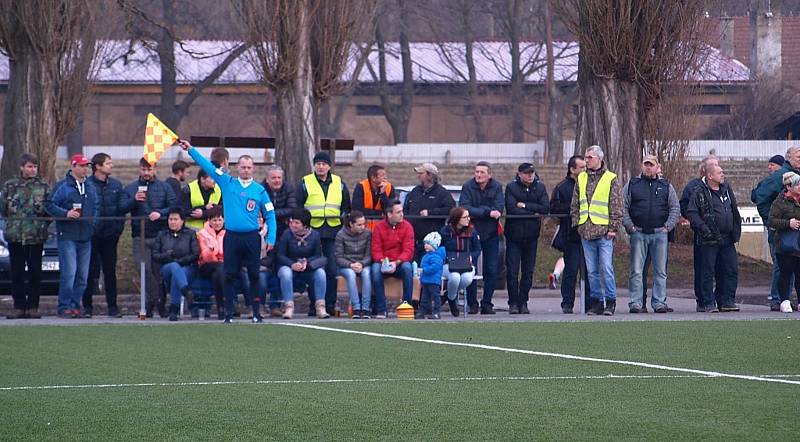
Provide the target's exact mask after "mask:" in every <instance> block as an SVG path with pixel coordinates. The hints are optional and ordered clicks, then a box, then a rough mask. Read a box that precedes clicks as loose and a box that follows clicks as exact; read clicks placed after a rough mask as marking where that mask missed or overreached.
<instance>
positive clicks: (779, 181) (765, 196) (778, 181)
mask: <svg viewBox="0 0 800 442" xmlns="http://www.w3.org/2000/svg"><path fill="white" fill-rule="evenodd" d="M786 172H794V173H797V174H800V170H798V169H795V168H794V167H792V164H791V163H790V162H789V161H786V162H784V163H783V166H781V168H780V169H778V170H776V171H775V172H773V173H772V174H771V175H770V176H768V177H766V178H764V180H763V181H762V182H761V183H759V185H758V188H757V189H756V190H755V192H754V195H752V199H753V200H754V202H755V203H756V208H757V209H758V214H759V215H761V217H762V218H761V219H762V221H763V220H764V218H763V217H764V215H767V216H769V212H770V210H771V207H772V203H773V201H775V199H776V198H778V195H780V194H781V193H783V174H784V173H786Z"/></svg>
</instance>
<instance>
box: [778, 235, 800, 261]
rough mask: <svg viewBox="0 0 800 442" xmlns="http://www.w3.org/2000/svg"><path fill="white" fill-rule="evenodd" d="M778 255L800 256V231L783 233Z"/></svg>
mask: <svg viewBox="0 0 800 442" xmlns="http://www.w3.org/2000/svg"><path fill="white" fill-rule="evenodd" d="M777 253H780V254H783V255H800V230H787V231H785V232H781V235H780V241H779V242H778V252H777Z"/></svg>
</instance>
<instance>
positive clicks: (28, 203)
mask: <svg viewBox="0 0 800 442" xmlns="http://www.w3.org/2000/svg"><path fill="white" fill-rule="evenodd" d="M49 198H50V193H49V192H48V189H47V183H45V182H44V181H42V180H41V179H40V178H39V177H35V178H21V177H20V178H14V179H11V180H8V181H6V182H5V184H3V188H2V195H0V214H2V215H3V216H4V217H8V218H29V217H34V216H48V214H47V212H46V211H45V209H44V205H45V202H46V201H47V200H48V199H49ZM49 225H50V221H8V222H7V224H6V228H5V232H4V236H5V238H6V241H8V242H14V243H21V244H23V245H27V244H43V243H44V242H45V241H46V240H47V227H48V226H49Z"/></svg>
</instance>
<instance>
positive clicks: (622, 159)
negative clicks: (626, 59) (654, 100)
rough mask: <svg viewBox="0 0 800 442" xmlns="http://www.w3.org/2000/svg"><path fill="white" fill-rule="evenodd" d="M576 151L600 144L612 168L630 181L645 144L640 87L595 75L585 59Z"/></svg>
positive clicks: (580, 64)
mask: <svg viewBox="0 0 800 442" xmlns="http://www.w3.org/2000/svg"><path fill="white" fill-rule="evenodd" d="M578 87H579V88H580V103H579V105H578V128H577V135H576V137H575V149H576V152H577V153H583V152H584V151H585V150H586V148H587V147H589V146H591V145H593V144H597V145H599V146H600V147H601V148H602V149H603V151H604V152H605V158H604V161H605V163H606V166H607V167H608V169H609V170H611V171H612V172H615V173H616V174H617V175H619V177H620V178H621V179H622V181H621V182H623V183H624V182H627V181H628V179H629V178H630V177H631V176H635V175H636V174H638V173H639V170H640V163H641V160H642V149H643V147H644V135H643V134H644V132H643V127H644V118H645V117H644V109H643V108H642V106H641V100H640V91H639V89H638V87H637V86H636V85H635V84H634V83H632V82H627V81H620V80H616V79H613V78H599V77H595V76H594V75H593V74H592V73H591V72H590V70H589V69H588V67H587V66H586V65H585V63H584V61H583V60H581V59H580V57H579V62H578Z"/></svg>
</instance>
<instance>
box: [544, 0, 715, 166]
mask: <svg viewBox="0 0 800 442" xmlns="http://www.w3.org/2000/svg"><path fill="white" fill-rule="evenodd" d="M551 5H552V6H553V8H554V10H555V11H556V12H557V14H558V16H559V17H560V18H561V20H562V21H563V22H564V23H565V25H566V26H567V27H568V28H569V29H570V31H571V32H572V33H574V34H575V35H576V36H577V37H578V40H579V42H580V47H581V51H580V56H579V62H578V87H579V89H580V102H579V105H578V127H577V136H576V140H575V146H576V149H578V150H580V151H583V149H585V148H586V147H588V146H589V145H591V144H599V145H601V146H603V148H604V149H605V151H606V153H607V155H606V162H607V164H608V165H609V167H610V168H611V169H612V170H614V171H615V172H617V173H618V174H621V177H622V178H623V180H627V179H628V177H629V176H630V175H631V174H635V173H637V172H638V170H639V162H640V160H641V158H642V151H643V149H644V125H645V124H644V123H645V121H646V118H647V115H648V114H649V112H650V111H651V110H652V109H653V107H654V106H655V105H656V103H657V102H658V100H659V99H660V98H661V96H662V94H663V91H664V88H665V86H666V85H668V84H671V83H675V82H682V81H685V80H686V79H687V78H688V77H689V76H690V75H691V74H692V73H693V72H696V70H697V64H698V59H699V58H700V54H701V52H702V49H703V47H704V45H703V42H702V40H701V36H702V35H704V33H703V29H702V27H703V26H702V25H703V21H702V16H703V12H704V2H703V1H702V0H683V1H662V0H623V1H618V0H564V1H560V2H556V1H553V2H552V3H551Z"/></svg>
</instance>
